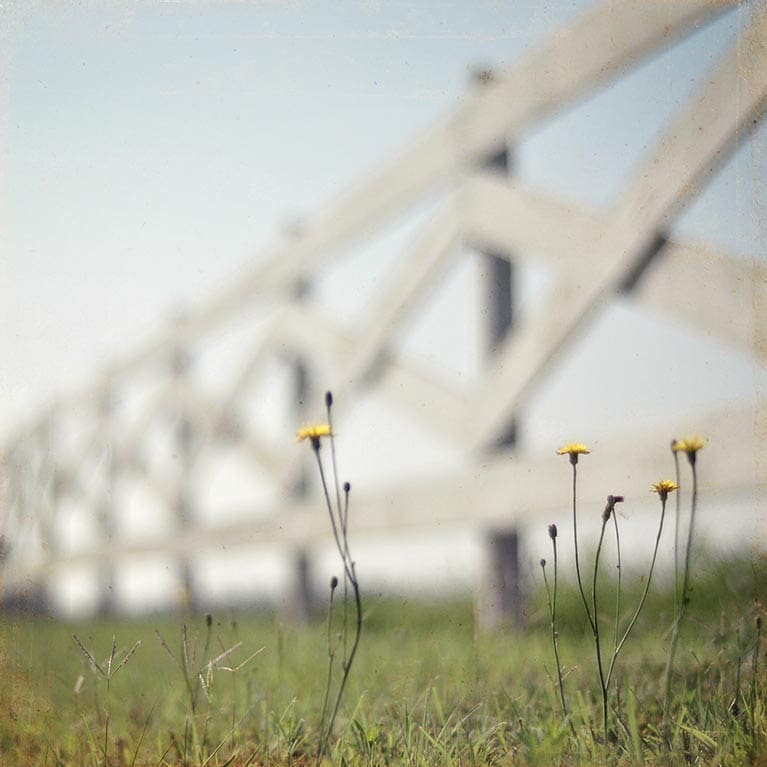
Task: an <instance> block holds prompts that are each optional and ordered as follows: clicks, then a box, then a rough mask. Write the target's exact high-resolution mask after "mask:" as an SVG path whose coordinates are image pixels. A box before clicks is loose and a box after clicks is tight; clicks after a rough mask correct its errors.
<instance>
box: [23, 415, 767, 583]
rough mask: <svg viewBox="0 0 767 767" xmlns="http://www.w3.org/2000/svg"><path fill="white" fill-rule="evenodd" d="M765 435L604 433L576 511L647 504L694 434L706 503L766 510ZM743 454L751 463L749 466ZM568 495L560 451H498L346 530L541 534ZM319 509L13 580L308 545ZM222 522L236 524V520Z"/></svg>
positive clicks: (755, 426) (753, 430) (673, 426)
mask: <svg viewBox="0 0 767 767" xmlns="http://www.w3.org/2000/svg"><path fill="white" fill-rule="evenodd" d="M766 430H767V413H764V412H761V413H760V412H759V411H754V410H753V409H749V408H742V409H732V408H730V409H726V410H723V411H720V412H717V413H712V414H709V415H708V416H707V417H706V418H704V419H690V418H686V419H679V420H677V421H674V422H669V423H664V424H661V425H658V424H656V425H655V428H653V429H652V430H649V429H647V428H646V427H645V428H643V430H642V431H641V432H638V433H636V434H629V435H625V434H624V435H620V436H614V437H613V436H605V437H603V438H601V439H599V440H598V441H597V442H594V443H593V444H591V445H590V447H591V448H592V454H591V455H589V456H587V457H584V459H583V467H582V470H581V471H580V472H579V480H580V481H579V506H580V508H581V509H582V510H583V513H584V514H591V513H593V514H598V513H599V512H601V509H602V508H603V506H604V501H605V498H606V496H607V495H608V494H610V493H613V494H621V495H624V496H625V497H626V509H629V508H631V506H632V505H633V507H634V508H636V507H637V506H640V507H641V506H642V505H645V504H646V502H647V500H648V499H650V500H652V497H653V496H652V495H651V493H650V485H651V484H652V483H653V482H656V481H658V480H659V479H661V478H663V477H668V476H670V475H672V474H673V460H672V457H671V452H670V449H669V444H670V441H671V438H673V437H683V436H685V435H688V434H690V433H697V434H700V435H703V436H705V437H708V438H709V442H708V444H707V445H706V447H705V449H704V451H703V452H702V453H701V454H700V457H699V461H698V467H699V477H700V492H701V503H702V504H703V506H704V507H710V504H712V503H714V502H715V501H716V502H721V501H725V502H726V501H738V500H740V501H743V500H746V502H747V503H749V504H751V505H752V506H753V507H754V508H755V509H762V510H767V506H766V505H765V504H766V503H767V500H766V499H767V465H765V464H764V462H762V461H760V459H759V450H760V446H761V444H762V442H763V440H764V434H765V432H766ZM661 431H662V433H661ZM744 455H747V456H754V459H753V460H752V461H749V460H744V459H743V456H744ZM683 469H685V471H686V468H685V467H683ZM685 476H686V475H685ZM684 481H685V482H689V480H684ZM683 490H684V488H683ZM569 493H570V473H569V465H568V463H567V459H566V458H563V457H562V456H557V455H556V454H555V450H554V447H552V449H551V450H548V451H544V452H543V453H535V454H527V455H526V454H521V453H516V452H515V453H508V454H500V455H498V456H493V457H492V458H490V459H488V460H486V461H484V462H483V463H482V465H473V466H469V467H466V468H463V469H460V470H456V471H452V472H450V473H448V474H447V475H444V476H440V477H435V478H429V479H423V480H416V481H409V482H402V483H400V484H396V485H393V486H391V487H388V488H385V489H379V490H375V489H372V490H370V491H368V492H357V491H356V490H355V493H354V495H353V497H352V507H351V513H350V517H349V520H350V521H349V525H350V531H351V536H352V537H353V538H356V539H359V538H364V537H366V536H370V535H372V536H377V537H380V536H381V535H397V534H401V533H402V532H405V531H410V530H434V529H442V530H444V529H455V530H476V529H478V527H480V526H488V525H491V526H500V525H517V526H522V527H525V526H526V527H529V526H531V525H540V526H541V534H542V536H543V535H545V526H546V525H547V524H548V523H550V522H557V523H560V522H561V523H567V522H568V521H569V514H570V508H571V507H570V502H571V501H570V495H569ZM318 505H321V501H320V499H318V498H313V499H306V500H300V501H297V502H282V503H278V504H277V505H275V506H271V507H268V508H266V509H262V510H261V511H260V512H258V513H256V512H255V510H252V509H249V510H246V509H243V510H242V513H241V514H240V519H242V520H243V521H240V522H234V523H230V524H227V525H222V526H218V527H214V528H198V529H195V530H188V531H185V532H183V533H181V534H180V535H174V536H173V537H172V538H170V539H168V538H163V539H158V540H156V541H141V542H133V543H128V544H124V543H123V544H120V543H112V544H110V545H108V546H107V547H106V548H103V549H99V550H98V551H83V552H76V553H69V554H68V553H62V555H61V556H60V557H59V558H58V560H57V561H56V562H52V563H48V564H43V563H40V562H37V563H35V564H34V565H33V566H30V567H26V565H24V564H22V563H19V567H18V568H17V569H16V570H15V572H14V574H13V576H14V578H15V579H18V580H22V579H23V578H33V577H35V576H38V575H40V574H42V572H43V571H46V572H50V568H51V567H62V566H68V565H73V564H83V563H92V562H94V561H96V560H98V559H100V558H105V559H123V558H131V557H135V556H142V555H146V554H162V553H168V554H169V555H170V556H173V555H180V554H189V553H199V552H200V551H204V550H209V549H211V548H218V547H221V546H226V547H233V546H239V545H243V546H253V545H256V544H259V545H267V544H268V545H272V544H274V545H281V546H286V547H291V546H310V545H312V544H315V543H316V542H318V541H321V540H329V539H330V536H331V532H330V528H329V525H328V522H327V519H326V517H325V515H323V514H318V513H317V509H318ZM226 516H227V517H228V518H232V514H230V513H227V514H226ZM763 532H764V531H762V533H761V534H763ZM759 534H760V533H758V531H757V532H755V535H756V536H757V539H755V542H756V544H757V545H760V546H764V545H767V540H759V539H758V535H759ZM46 568H48V569H46Z"/></svg>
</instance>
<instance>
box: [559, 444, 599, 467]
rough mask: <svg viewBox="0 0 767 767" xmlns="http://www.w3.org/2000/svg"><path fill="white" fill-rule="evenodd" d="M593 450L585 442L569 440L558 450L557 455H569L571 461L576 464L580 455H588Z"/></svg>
mask: <svg viewBox="0 0 767 767" xmlns="http://www.w3.org/2000/svg"><path fill="white" fill-rule="evenodd" d="M590 452H591V450H589V449H588V448H587V447H586V445H584V444H583V442H569V443H568V444H567V445H563V446H562V447H560V448H559V449H558V450H557V455H569V456H570V463H571V464H572V465H573V466H575V464H576V463H578V456H579V455H588V454H589V453H590Z"/></svg>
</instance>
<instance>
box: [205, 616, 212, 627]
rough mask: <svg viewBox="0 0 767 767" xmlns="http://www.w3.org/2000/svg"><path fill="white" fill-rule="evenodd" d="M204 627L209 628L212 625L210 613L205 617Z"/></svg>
mask: <svg viewBox="0 0 767 767" xmlns="http://www.w3.org/2000/svg"><path fill="white" fill-rule="evenodd" d="M205 625H206V626H207V627H208V628H210V627H211V626H212V625H213V616H212V615H211V614H210V613H206V615H205Z"/></svg>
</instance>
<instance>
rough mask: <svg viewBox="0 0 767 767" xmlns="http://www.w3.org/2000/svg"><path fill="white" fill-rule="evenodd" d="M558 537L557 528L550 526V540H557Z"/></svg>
mask: <svg viewBox="0 0 767 767" xmlns="http://www.w3.org/2000/svg"><path fill="white" fill-rule="evenodd" d="M556 537H557V526H556V525H554V524H551V525H549V538H551V540H552V541H553V540H555V539H556Z"/></svg>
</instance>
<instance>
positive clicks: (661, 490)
mask: <svg viewBox="0 0 767 767" xmlns="http://www.w3.org/2000/svg"><path fill="white" fill-rule="evenodd" d="M650 490H651V491H652V492H653V493H657V494H658V495H659V496H660V499H661V501H665V500H666V498H668V494H669V493H672V492H673V491H674V490H679V485H677V483H676V482H674V481H673V480H670V479H661V480H659V481H658V482H656V483H655V484H654V485H651V486H650Z"/></svg>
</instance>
